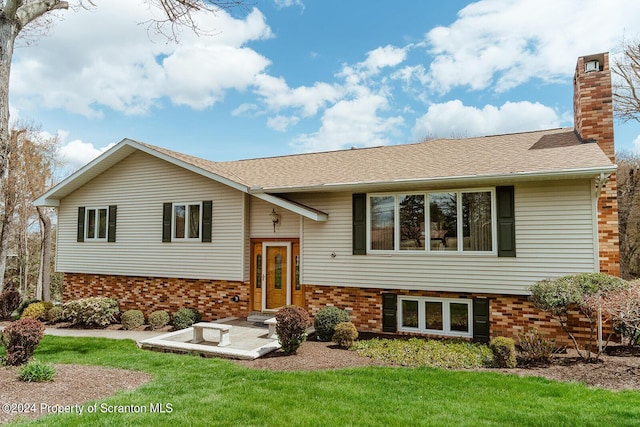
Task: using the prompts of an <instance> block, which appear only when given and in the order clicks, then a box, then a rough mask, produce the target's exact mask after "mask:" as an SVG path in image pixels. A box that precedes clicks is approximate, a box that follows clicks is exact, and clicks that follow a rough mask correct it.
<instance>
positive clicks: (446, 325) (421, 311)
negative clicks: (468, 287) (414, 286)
mask: <svg viewBox="0 0 640 427" xmlns="http://www.w3.org/2000/svg"><path fill="white" fill-rule="evenodd" d="M403 301H416V302H417V303H418V327H417V328H410V327H403V326H402V314H403V313H402V302H403ZM425 302H439V303H442V326H443V328H442V330H438V329H427V326H426V318H425V308H424V303H425ZM451 304H465V305H466V306H467V307H468V310H467V324H468V325H469V331H467V332H461V331H452V330H451ZM397 315H398V331H401V332H414V333H415V332H417V333H423V334H432V335H442V336H451V337H463V338H473V304H472V300H471V299H467V298H432V297H412V296H407V295H400V296H398V307H397Z"/></svg>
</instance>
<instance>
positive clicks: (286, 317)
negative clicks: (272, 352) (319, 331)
mask: <svg viewBox="0 0 640 427" xmlns="http://www.w3.org/2000/svg"><path fill="white" fill-rule="evenodd" d="M308 326H309V314H308V313H307V311H306V310H305V309H304V308H302V307H298V306H295V305H288V306H286V307H282V308H281V309H280V310H278V312H277V313H276V333H277V334H278V342H279V343H280V346H281V348H282V351H283V352H284V354H287V355H288V354H295V352H296V351H297V350H298V348H299V347H300V345H301V344H302V343H303V342H304V340H305V339H307V327H308Z"/></svg>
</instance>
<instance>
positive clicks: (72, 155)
mask: <svg viewBox="0 0 640 427" xmlns="http://www.w3.org/2000/svg"><path fill="white" fill-rule="evenodd" d="M59 135H61V136H62V137H63V138H64V136H65V135H66V133H64V132H62V133H60V134H59ZM114 145H115V144H109V145H107V146H106V147H102V148H96V147H94V146H93V144H91V143H89V142H83V141H80V140H79V139H76V140H73V141H69V142H68V143H63V145H62V146H61V147H60V149H59V150H58V156H59V157H60V160H61V161H62V162H63V164H64V167H65V169H68V170H69V171H73V170H76V169H78V168H80V167H82V166H84V165H85V164H87V163H89V162H90V161H91V160H93V159H95V158H96V157H98V156H99V155H100V154H102V153H104V152H105V151H107V150H108V149H109V148H111V147H113V146H114Z"/></svg>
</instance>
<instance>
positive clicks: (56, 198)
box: [33, 138, 249, 207]
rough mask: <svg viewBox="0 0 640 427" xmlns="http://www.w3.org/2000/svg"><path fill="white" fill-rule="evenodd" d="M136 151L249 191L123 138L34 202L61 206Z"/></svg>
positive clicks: (221, 177) (245, 189) (240, 185)
mask: <svg viewBox="0 0 640 427" xmlns="http://www.w3.org/2000/svg"><path fill="white" fill-rule="evenodd" d="M136 151H142V152H145V153H147V154H150V155H152V156H154V157H157V158H159V159H162V160H164V161H166V162H169V163H171V164H174V165H176V166H179V167H181V168H184V169H187V170H189V171H191V172H194V173H197V174H199V175H202V176H205V177H207V178H210V179H212V180H214V181H217V182H220V183H222V184H225V185H228V186H229V187H232V188H235V189H237V190H239V191H242V192H245V193H247V192H248V190H249V189H248V188H247V186H245V185H242V184H239V183H237V182H235V181H232V180H230V179H228V178H225V177H223V176H220V175H218V174H215V173H213V172H211V171H207V170H205V169H202V168H199V167H197V166H194V165H192V164H191V163H188V162H185V161H183V160H180V159H177V158H175V157H172V156H169V155H167V154H164V153H161V152H159V151H156V150H154V149H152V148H150V147H147V146H146V145H144V144H140V143H138V142H136V141H133V140H131V139H126V138H125V139H123V140H122V141H120V142H119V143H118V144H116V145H114V146H113V147H111V148H110V149H108V150H107V151H105V152H104V153H102V154H101V155H100V156H98V157H96V158H95V159H94V160H92V161H91V162H89V163H87V164H86V165H85V166H83V167H82V168H80V169H78V170H77V171H76V172H74V173H72V174H71V175H69V176H68V177H67V178H65V179H64V180H63V181H62V182H60V183H59V184H57V185H56V186H54V187H53V188H51V189H50V190H49V191H47V192H46V193H44V194H43V195H41V196H40V197H38V198H37V199H35V200H34V202H33V204H34V205H35V206H54V207H55V206H59V205H60V199H62V198H63V197H65V196H67V195H69V194H70V193H72V192H73V191H75V190H77V189H78V188H80V187H82V186H83V185H85V184H86V183H88V182H89V181H91V180H92V179H94V178H95V177H97V176H98V175H100V174H102V173H104V172H106V171H107V170H108V169H109V168H111V167H113V166H115V165H116V164H117V163H119V162H121V161H122V160H124V159H125V158H126V157H128V156H130V155H131V154H132V153H134V152H136Z"/></svg>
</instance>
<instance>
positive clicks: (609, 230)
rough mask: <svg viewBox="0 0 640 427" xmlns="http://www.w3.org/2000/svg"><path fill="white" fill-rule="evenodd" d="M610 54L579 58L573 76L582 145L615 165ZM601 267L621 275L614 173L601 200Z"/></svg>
mask: <svg viewBox="0 0 640 427" xmlns="http://www.w3.org/2000/svg"><path fill="white" fill-rule="evenodd" d="M612 98H613V96H612V90H611V71H610V70H609V54H608V53H606V52H605V53H599V54H595V55H588V56H583V57H580V58H578V63H577V64H576V73H575V75H574V77H573V117H574V128H575V131H576V133H577V134H578V135H579V137H580V139H581V140H582V142H583V143H585V144H586V143H596V144H598V146H600V149H601V150H602V151H603V152H604V153H605V154H606V155H607V156H608V157H609V159H610V160H611V162H613V163H615V158H616V157H615V146H614V140H613V103H612ZM598 251H599V266H600V271H601V272H603V273H607V274H611V275H614V276H620V251H619V233H618V198H617V185H616V176H615V174H611V176H610V177H609V179H608V180H607V181H606V185H604V187H603V188H602V192H601V193H600V197H599V198H598Z"/></svg>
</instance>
